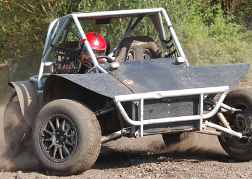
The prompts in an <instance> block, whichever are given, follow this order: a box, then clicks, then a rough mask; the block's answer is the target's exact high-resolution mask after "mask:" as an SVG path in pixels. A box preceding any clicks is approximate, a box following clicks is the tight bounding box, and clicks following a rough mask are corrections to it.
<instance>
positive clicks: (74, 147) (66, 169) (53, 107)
mask: <svg viewBox="0 0 252 179" xmlns="http://www.w3.org/2000/svg"><path fill="white" fill-rule="evenodd" d="M32 137H33V146H34V151H35V154H36V156H37V158H38V160H39V161H40V162H41V164H42V165H43V166H44V167H45V169H46V170H48V171H49V172H50V173H51V174H55V175H72V174H78V173H81V172H83V171H85V170H87V169H89V168H90V167H91V166H92V165H93V164H94V162H95V161H96V159H97V157H98V155H99V152H100V147H101V143H100V139H101V130H100V126H99V123H98V120H97V119H96V116H95V114H94V113H93V112H92V111H91V110H89V109H88V108H87V107H85V106H83V105H82V104H80V103H78V102H76V101H72V100H67V99H60V100H55V101H52V102H50V103H48V104H47V105H45V106H44V107H43V108H42V109H41V111H40V112H39V114H38V116H37V117H36V120H35V122H34V126H33V131H32Z"/></svg>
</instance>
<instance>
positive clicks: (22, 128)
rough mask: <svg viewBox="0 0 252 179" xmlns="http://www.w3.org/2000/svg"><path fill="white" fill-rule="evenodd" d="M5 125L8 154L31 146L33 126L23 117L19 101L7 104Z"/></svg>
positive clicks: (14, 153)
mask: <svg viewBox="0 0 252 179" xmlns="http://www.w3.org/2000/svg"><path fill="white" fill-rule="evenodd" d="M3 125H4V138H5V146H6V149H7V152H8V154H11V155H14V156H15V155H17V154H19V153H21V152H22V151H24V150H26V149H27V148H28V147H29V146H30V138H31V128H30V127H29V126H28V124H27V123H26V122H25V120H24V118H23V115H22V113H21V109H20V105H19V102H18V101H11V102H9V103H8V104H7V105H6V107H5V110H4V120H3Z"/></svg>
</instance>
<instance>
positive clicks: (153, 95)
mask: <svg viewBox="0 0 252 179" xmlns="http://www.w3.org/2000/svg"><path fill="white" fill-rule="evenodd" d="M228 91H229V87H228V86H221V87H209V88H196V89H185V90H172V91H156V92H149V93H139V94H129V95H120V96H115V97H114V102H115V104H116V106H117V108H118V110H119V111H120V113H121V114H122V116H123V119H124V120H125V121H126V122H128V123H129V124H131V125H132V126H140V128H139V130H138V131H136V134H140V137H143V131H144V130H143V127H144V126H145V125H153V124H164V123H171V122H183V121H195V120H196V121H199V125H198V126H199V131H202V130H203V129H205V128H206V127H211V128H214V129H217V130H219V131H222V132H225V133H228V134H230V135H234V136H236V137H239V138H241V137H242V134H241V133H238V132H235V131H233V130H232V129H228V128H225V127H222V126H219V125H216V124H213V123H210V122H208V121H205V119H208V118H211V117H212V116H214V115H215V114H216V113H217V111H218V110H219V109H220V107H221V106H222V102H223V101H224V99H225V97H226V94H227V93H228ZM214 93H221V96H220V97H219V99H218V101H217V103H216V104H215V106H214V108H213V109H212V110H211V111H210V112H209V113H207V114H203V105H204V104H203V100H204V97H203V96H204V95H205V94H214ZM195 95H198V96H199V114H197V115H191V116H180V117H169V118H160V119H148V120H144V109H143V108H144V100H146V99H161V98H167V97H182V96H195ZM126 101H132V118H130V117H129V116H128V114H127V113H126V111H125V109H124V107H123V106H122V104H121V102H126ZM135 104H138V106H137V105H135ZM137 108H138V116H139V117H138V119H139V120H138V121H136V120H135V117H134V116H135V112H136V110H137Z"/></svg>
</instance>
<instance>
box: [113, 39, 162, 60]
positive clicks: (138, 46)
mask: <svg viewBox="0 0 252 179" xmlns="http://www.w3.org/2000/svg"><path fill="white" fill-rule="evenodd" d="M119 49H120V50H119V51H118V55H117V58H116V59H117V61H119V62H123V61H125V60H126V57H127V54H128V51H129V50H131V49H133V50H134V51H135V53H136V54H135V55H136V56H135V59H136V60H143V49H148V50H149V51H150V52H151V55H152V58H163V57H164V54H163V53H162V52H160V51H159V50H158V48H157V45H156V43H155V42H154V40H153V39H152V38H151V37H148V36H136V37H127V38H125V39H124V40H123V42H122V43H121V45H120V47H119Z"/></svg>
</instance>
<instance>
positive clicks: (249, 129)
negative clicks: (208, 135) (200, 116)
mask: <svg viewBox="0 0 252 179" xmlns="http://www.w3.org/2000/svg"><path fill="white" fill-rule="evenodd" d="M224 103H225V104H227V105H229V106H231V107H235V108H238V109H242V110H243V111H242V112H236V113H234V114H225V113H224V115H225V117H226V119H227V121H228V122H229V124H230V127H231V128H232V129H233V130H235V131H237V132H241V133H243V135H245V136H247V138H241V139H238V138H235V137H223V136H219V137H218V139H219V141H220V144H221V146H222V148H223V149H224V150H225V151H226V152H227V153H228V154H229V155H230V156H231V157H233V158H235V159H237V160H245V161H246V160H251V159H252V138H251V135H252V93H251V91H249V90H245V89H240V90H234V91H231V92H230V93H228V95H227V97H226V99H225V100H224Z"/></svg>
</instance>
